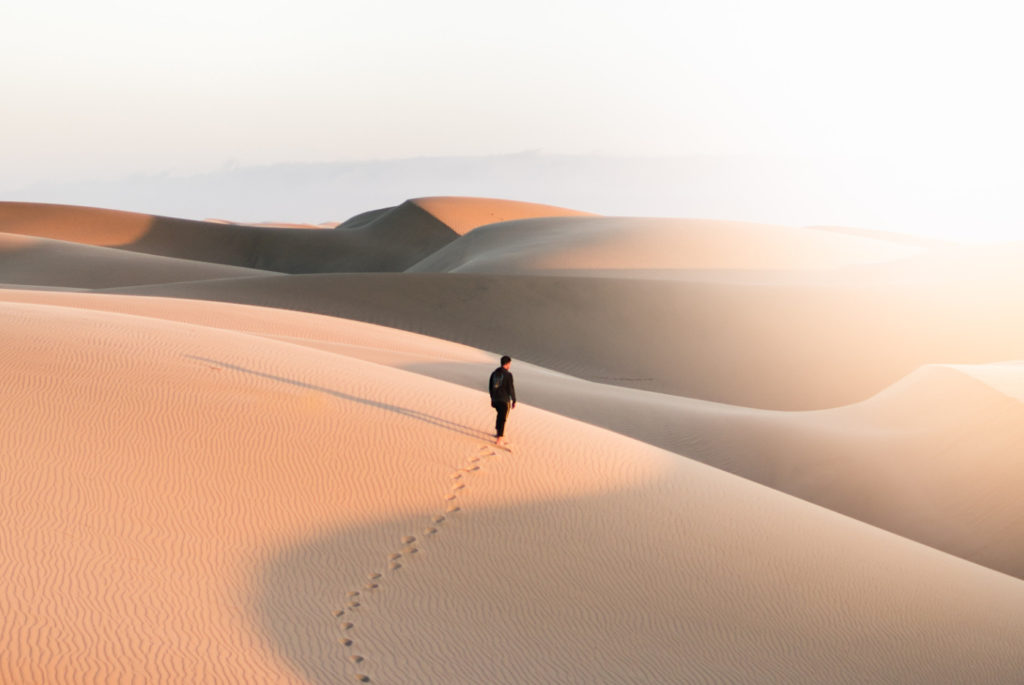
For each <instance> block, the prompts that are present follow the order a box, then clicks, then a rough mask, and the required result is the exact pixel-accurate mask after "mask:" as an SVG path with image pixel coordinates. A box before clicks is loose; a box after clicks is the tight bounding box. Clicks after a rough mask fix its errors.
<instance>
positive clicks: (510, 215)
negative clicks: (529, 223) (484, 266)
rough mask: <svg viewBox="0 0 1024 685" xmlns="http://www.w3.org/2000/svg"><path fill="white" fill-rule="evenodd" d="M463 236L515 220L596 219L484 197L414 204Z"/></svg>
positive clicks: (573, 211)
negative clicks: (580, 217)
mask: <svg viewBox="0 0 1024 685" xmlns="http://www.w3.org/2000/svg"><path fill="white" fill-rule="evenodd" d="M410 202H412V203H413V204H415V205H416V206H418V207H419V208H420V209H423V210H424V211H426V212H428V213H430V214H431V215H432V216H433V217H435V218H436V219H437V220H438V221H440V222H442V223H444V224H445V225H447V226H449V227H450V228H451V229H452V230H453V231H455V232H456V233H458V234H459V235H465V234H466V233H469V232H470V231H472V230H474V229H476V228H479V227H480V226H485V225H487V224H493V223H498V222H500V221H512V220H515V219H531V218H535V217H556V216H595V215H594V214H592V213H590V212H582V211H579V210H576V209H566V208H565V207H555V206H553V205H544V204H537V203H535V202H520V201H518V200H501V199H495V198H484V197H454V196H436V197H419V198H416V199H414V200H410Z"/></svg>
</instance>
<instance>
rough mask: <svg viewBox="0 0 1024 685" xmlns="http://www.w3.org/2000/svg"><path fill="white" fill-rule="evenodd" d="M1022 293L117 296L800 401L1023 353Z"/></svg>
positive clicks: (263, 285)
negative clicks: (372, 327)
mask: <svg viewBox="0 0 1024 685" xmlns="http://www.w3.org/2000/svg"><path fill="white" fill-rule="evenodd" d="M1015 284H1016V285H1015ZM1021 286H1024V275H1022V276H1014V277H1013V279H1012V280H1011V279H1002V278H1000V279H996V280H991V281H985V280H980V279H979V280H977V281H973V282H967V283H961V282H958V281H955V280H950V281H947V282H945V283H932V284H928V285H927V286H923V285H920V284H918V283H914V282H907V283H905V284H902V285H901V284H875V285H872V284H856V283H848V284H829V285H822V284H818V283H813V282H811V283H800V284H758V283H729V282H703V281H675V280H646V279H616V278H604V277H601V278H597V277H593V278H575V277H554V276H527V275H523V274H518V275H491V274H372V275H358V274H349V275H340V274H332V275H316V276H294V277H287V278H285V277H280V278H273V279H252V280H246V279H242V280H231V281H218V282H210V283H184V284H172V285H166V286H164V285H157V286H144V287H133V288H129V289H121V290H119V291H118V292H131V293H136V294H148V295H166V296H174V297H187V298H195V299H215V300H222V301H229V302H238V303H244V304H256V305H265V306H272V307H282V308H293V309H301V310H304V311H312V312H317V313H323V314H329V315H332V316H341V317H346V318H353V319H359V320H362V321H369V322H372V323H378V324H382V325H386V326H392V327H397V328H403V329H406V330H411V331H414V332H418V333H424V334H427V335H432V336H435V337H440V338H445V339H448V340H453V341H457V342H461V343H464V344H467V345H471V346H473V347H479V348H482V349H490V350H498V349H501V350H506V351H508V353H509V354H511V355H512V356H514V357H517V358H519V359H523V360H526V361H530V362H532V363H535V364H537V365H540V366H545V367H548V368H552V369H555V370H558V371H562V372H564V373H568V374H571V375H575V376H579V377H582V378H586V379H588V380H593V381H599V382H604V383H614V384H617V385H622V386H625V387H633V388H638V389H643V390H651V391H655V392H662V393H669V394H674V395H681V396H686V397H694V398H698V399H705V400H710V401H715V402H724V403H728V404H736V405H742V406H750V407H758V408H765V409H784V410H798V409H820V408H827V407H836V406H842V405H845V404H850V403H852V402H856V401H860V400H862V399H865V398H867V397H870V396H871V395H873V394H874V393H876V392H879V391H881V390H882V389H884V388H885V387H887V386H889V385H891V384H893V383H895V382H897V381H898V380H899V379H900V378H903V377H904V376H906V375H908V374H910V373H912V372H913V371H914V370H915V369H917V368H918V367H920V366H923V365H925V364H932V363H944V362H951V361H952V362H963V363H986V362H992V361H1000V360H1005V359H1016V358H1024V321H1022V320H1021V319H1020V318H1019V317H1014V316H1010V315H1008V312H1014V311H1020V310H1022V309H1024V287H1021ZM977 303H984V304H983V305H981V306H979V305H978V304H977ZM638 341H642V345H641V346H640V347H638Z"/></svg>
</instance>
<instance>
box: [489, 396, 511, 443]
mask: <svg viewBox="0 0 1024 685" xmlns="http://www.w3.org/2000/svg"><path fill="white" fill-rule="evenodd" d="M491 406H492V407H494V409H495V411H497V412H498V418H497V420H496V421H495V422H494V430H495V432H497V434H498V437H499V438H500V437H503V436H504V435H505V419H507V418H508V410H509V407H510V406H511V405H510V404H509V403H508V402H491Z"/></svg>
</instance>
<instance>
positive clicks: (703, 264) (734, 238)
mask: <svg viewBox="0 0 1024 685" xmlns="http://www.w3.org/2000/svg"><path fill="white" fill-rule="evenodd" d="M921 249H922V248H920V247H917V246H908V245H901V244H897V243H894V242H890V241H884V240H877V239H874V238H869V237H864V236H858V235H852V234H841V233H833V232H826V231H816V230H813V229H806V228H791V227H787V226H770V225H765V224H752V223H741V222H731V221H709V220H696V219H650V218H623V217H594V216H589V217H581V216H574V217H546V218H541V219H531V218H524V219H521V220H518V221H508V222H504V223H500V224H494V225H490V226H484V227H480V228H477V229H476V230H474V231H472V232H471V233H469V234H468V235H463V236H462V237H460V238H458V239H457V240H455V241H454V242H452V243H450V244H449V245H447V246H445V247H444V248H442V249H440V250H438V251H437V252H436V253H434V254H432V255H430V256H429V257H427V258H426V259H424V260H423V261H421V262H419V263H418V264H415V265H413V266H412V267H411V268H410V269H409V270H410V271H425V272H430V271H434V272H437V271H442V272H449V273H451V272H458V273H487V274H495V273H499V274H500V273H551V272H554V273H560V272H573V271H584V272H585V271H594V270H598V271H603V272H615V271H620V270H672V269H678V270H691V269H761V270H783V269H815V270H819V269H820V270H823V269H833V268H836V267H839V266H847V265H850V264H858V263H863V262H878V261H887V260H893V259H899V258H903V257H908V256H912V255H915V254H917V253H919V252H920V251H921Z"/></svg>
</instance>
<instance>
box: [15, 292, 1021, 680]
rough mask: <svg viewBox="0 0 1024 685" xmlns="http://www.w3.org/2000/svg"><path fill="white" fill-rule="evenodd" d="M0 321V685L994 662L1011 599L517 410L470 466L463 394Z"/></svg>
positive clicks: (241, 349)
mask: <svg viewBox="0 0 1024 685" xmlns="http://www.w3.org/2000/svg"><path fill="white" fill-rule="evenodd" d="M43 295H46V294H41V293H33V294H31V296H39V297H41V296H43ZM48 296H50V297H63V298H65V299H66V300H67V301H69V302H70V301H73V299H74V298H75V296H74V295H60V296H58V295H54V294H49V295H48ZM192 304H193V306H194V307H197V308H200V309H201V308H203V307H204V306H205V307H214V306H216V305H204V304H202V303H192ZM154 307H155V308H156V309H159V308H160V305H159V304H156V305H154ZM208 315H209V314H208ZM283 315H284V316H285V318H287V319H291V318H294V317H298V316H300V315H297V314H293V313H283ZM0 316H2V317H3V319H4V321H3V325H2V326H0V331H2V336H3V338H4V344H3V346H2V347H0V349H3V351H4V352H3V354H4V355H5V356H6V359H7V360H8V361H7V363H5V364H4V365H3V367H2V368H3V373H4V376H5V378H4V382H3V383H2V384H0V388H2V390H0V392H2V393H3V394H4V403H5V406H7V407H13V408H14V411H13V413H11V414H10V415H9V421H8V424H7V426H6V429H5V431H4V433H3V437H2V438H0V441H2V444H3V449H2V451H0V454H3V457H2V458H3V459H4V464H3V470H4V472H5V474H7V477H6V478H5V479H4V481H3V489H4V492H3V497H2V498H0V502H2V504H0V516H2V517H3V523H4V529H5V530H6V531H8V533H9V535H8V538H7V540H6V543H5V547H4V549H5V553H4V554H3V556H2V557H0V565H2V566H3V572H4V576H5V577H6V578H8V579H10V582H9V583H8V584H7V586H6V587H7V593H6V596H5V605H6V606H7V607H8V609H7V611H5V612H4V615H3V616H2V618H0V621H2V622H3V626H4V627H3V630H2V631H0V636H2V638H0V639H2V640H3V644H2V645H0V650H2V651H3V653H4V654H5V655H6V656H7V657H8V658H5V659H4V660H3V666H2V668H3V669H4V670H3V673H2V674H0V677H2V678H3V679H4V680H5V681H9V682H26V681H28V682H40V681H42V682H68V681H75V682H79V681H81V682H92V681H94V680H109V679H120V680H128V679H142V680H146V681H148V682H155V681H178V682H180V681H183V680H192V681H194V680H200V681H215V680H221V681H232V682H238V681H255V682H266V681H268V680H274V681H279V682H324V683H326V682H337V680H338V679H339V678H343V679H348V680H351V679H353V678H354V677H355V676H357V675H366V676H367V677H368V678H369V679H370V680H369V682H418V683H434V682H436V683H470V682H495V683H504V682H508V683H520V682H543V681H545V680H547V681H551V680H556V681H560V682H578V683H589V682H607V681H608V680H609V679H612V680H623V679H625V680H629V681H631V682H649V683H655V682H680V681H682V682H688V681H700V680H721V679H727V680H731V679H734V680H740V681H747V682H749V681H751V680H758V681H761V682H821V681H822V680H829V681H833V682H863V681H865V680H868V681H871V680H879V679H883V680H886V679H888V680H892V681H898V682H935V681H937V680H942V679H953V680H970V681H976V682H1006V681H1007V680H1008V679H1011V678H1012V677H1014V675H1015V674H1017V673H1019V672H1020V669H1021V668H1024V661H1022V660H1021V659H1022V657H1021V656H1020V653H1019V650H1017V649H1016V643H1017V642H1018V641H1019V638H1020V636H1021V635H1022V634H1024V619H1022V617H1021V615H1020V613H1019V612H1018V611H1017V610H1016V608H1015V607H1016V606H1018V605H1019V603H1020V602H1021V601H1022V600H1024V586H1022V585H1021V583H1020V581H1017V580H1015V579H1012V578H1009V577H1007V576H1003V575H1000V574H997V573H995V572H992V571H989V570H986V569H983V568H980V567H978V566H975V565H972V564H969V563H967V562H964V561H961V560H959V559H956V558H954V557H951V556H948V555H944V554H942V553H939V552H936V551H934V550H931V549H928V548H926V547H923V546H920V545H916V544H914V543H912V542H909V541H907V540H904V539H901V538H898V537H896V536H892V535H889V534H887V533H883V532H881V531H879V530H877V529H875V528H872V527H870V526H866V525H864V524H861V523H858V522H855V521H852V520H850V519H847V518H844V517H841V516H838V515H835V514H832V513H830V512H828V511H826V510H824V509H821V508H818V507H814V506H812V505H808V504H806V503H803V502H801V501H799V500H796V499H792V498H789V497H787V496H785V495H782V494H779V493H776V492H774V491H772V490H769V489H766V488H763V487H760V486H758V485H755V484H753V483H750V482H748V481H744V480H740V479H737V478H735V477H733V476H730V475H728V474H725V473H723V472H721V471H718V470H715V469H711V468H708V467H705V466H703V465H699V464H696V463H694V462H690V461H688V460H685V459H681V458H679V457H678V456H676V455H672V454H669V453H666V452H662V451H660V450H657V449H655V448H652V447H649V446H646V445H643V444H641V443H637V442H634V441H631V440H629V439H627V438H624V437H621V436H616V435H615V434H612V433H608V432H606V431H602V430H600V429H597V428H594V427H590V426H587V425H585V424H581V423H576V422H573V421H570V420H568V419H564V418H560V417H557V416H555V415H551V414H547V413H545V412H542V411H540V410H537V409H533V408H530V407H529V406H524V407H522V408H519V409H517V410H516V412H517V413H516V415H515V417H514V419H515V421H516V432H515V433H514V438H515V443H514V450H515V451H514V452H513V453H507V452H503V451H495V450H493V449H491V448H490V447H489V446H487V443H486V440H485V438H486V430H485V428H486V425H487V423H488V422H489V420H490V412H489V410H488V408H487V406H486V402H485V401H484V399H483V396H482V393H480V392H478V391H471V390H468V389H464V388H460V387H457V386H454V385H451V384H446V383H442V382H439V381H434V380H431V379H427V378H425V377H422V376H417V375H413V374H410V373H408V372H403V371H401V370H397V369H391V368H387V367H384V366H380V365H377V364H371V363H368V362H363V361H359V360H356V359H354V358H352V357H349V356H346V355H343V354H337V353H330V352H326V351H321V350H316V349H311V348H308V347H302V346H297V345H294V344H290V343H285V342H281V341H279V340H274V339H268V338H265V337H262V336H259V335H255V334H245V333H239V332H235V331H231V330H225V329H213V328H209V327H204V326H197V325H195V324H182V323H178V322H173V321H168V320H157V319H153V318H149V317H144V316H141V315H134V316H127V315H124V314H113V313H108V312H99V311H88V310H85V309H82V308H77V307H58V306H54V305H43V304H24V303H5V304H4V305H2V306H0ZM275 316H276V313H272V312H271V313H267V312H264V316H263V318H264V320H265V321H266V322H268V324H274V319H275ZM311 319H314V320H311V321H308V322H307V324H306V326H307V328H310V329H316V328H317V326H318V325H319V321H320V319H319V317H311ZM332 323H333V322H332ZM276 325H279V326H282V327H287V325H288V322H287V321H281V322H277V324H276ZM378 334H381V335H383V332H381V331H378ZM394 335H396V336H398V337H401V336H404V335H406V334H404V333H400V332H394ZM397 344H400V342H399V343H397ZM44 426H46V427H47V428H46V429H43V427H44ZM451 495H454V499H448V498H449V496H451ZM396 555H397V556H396ZM391 557H394V558H391ZM954 587H955V588H956V591H955V592H951V591H950V588H954ZM354 593H358V594H354ZM341 612H344V613H341ZM350 624H351V625H350ZM740 625H742V626H746V629H744V630H738V629H737V626H740ZM766 636H770V637H766ZM347 642H350V644H346V643H347ZM498 653H500V658H496V655H497V654H498ZM355 658H360V660H358V662H354V659H355Z"/></svg>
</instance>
